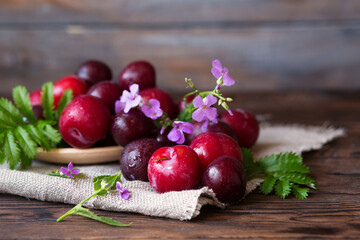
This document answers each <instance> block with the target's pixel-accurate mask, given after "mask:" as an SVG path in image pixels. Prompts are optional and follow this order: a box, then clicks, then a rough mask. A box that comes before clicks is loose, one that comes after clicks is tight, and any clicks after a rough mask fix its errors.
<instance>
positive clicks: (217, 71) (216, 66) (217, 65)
mask: <svg viewBox="0 0 360 240" xmlns="http://www.w3.org/2000/svg"><path fill="white" fill-rule="evenodd" d="M211 73H212V74H213V75H214V77H215V78H216V79H219V78H220V77H222V80H223V83H224V85H225V86H231V85H234V83H235V80H234V79H232V78H231V77H230V76H229V70H228V69H227V68H226V67H223V66H222V65H221V62H220V61H219V60H218V59H215V60H214V61H213V62H212V68H211Z"/></svg>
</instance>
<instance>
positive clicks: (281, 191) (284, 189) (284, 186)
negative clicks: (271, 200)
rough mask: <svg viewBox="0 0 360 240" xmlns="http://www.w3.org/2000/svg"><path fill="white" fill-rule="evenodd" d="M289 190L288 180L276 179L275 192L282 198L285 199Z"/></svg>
mask: <svg viewBox="0 0 360 240" xmlns="http://www.w3.org/2000/svg"><path fill="white" fill-rule="evenodd" d="M290 192H291V186H290V182H289V181H277V182H276V185H275V193H276V195H278V196H279V197H281V198H282V199H285V198H286V197H287V196H288V195H289V194H290Z"/></svg>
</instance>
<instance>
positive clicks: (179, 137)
mask: <svg viewBox="0 0 360 240" xmlns="http://www.w3.org/2000/svg"><path fill="white" fill-rule="evenodd" d="M173 126H174V128H173V129H171V131H170V132H169V134H168V135H167V137H168V139H169V140H170V141H172V142H176V143H177V144H183V143H184V142H185V136H184V132H185V133H188V134H191V133H192V132H193V131H194V126H193V125H192V124H191V123H188V122H182V121H174V123H173Z"/></svg>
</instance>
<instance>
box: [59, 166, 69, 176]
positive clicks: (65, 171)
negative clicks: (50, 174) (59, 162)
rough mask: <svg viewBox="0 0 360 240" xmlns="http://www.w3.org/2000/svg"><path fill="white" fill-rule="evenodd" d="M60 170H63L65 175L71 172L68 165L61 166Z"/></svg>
mask: <svg viewBox="0 0 360 240" xmlns="http://www.w3.org/2000/svg"><path fill="white" fill-rule="evenodd" d="M60 171H61V173H62V174H64V175H68V174H69V170H68V169H67V168H66V167H61V168H60Z"/></svg>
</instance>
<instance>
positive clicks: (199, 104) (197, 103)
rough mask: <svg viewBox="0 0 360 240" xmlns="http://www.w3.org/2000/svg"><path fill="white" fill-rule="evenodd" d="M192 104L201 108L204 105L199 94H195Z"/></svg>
mask: <svg viewBox="0 0 360 240" xmlns="http://www.w3.org/2000/svg"><path fill="white" fill-rule="evenodd" d="M193 105H194V107H195V108H201V107H202V106H204V100H203V99H202V98H201V97H200V96H197V97H196V98H194V100H193Z"/></svg>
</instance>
